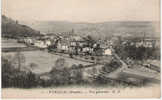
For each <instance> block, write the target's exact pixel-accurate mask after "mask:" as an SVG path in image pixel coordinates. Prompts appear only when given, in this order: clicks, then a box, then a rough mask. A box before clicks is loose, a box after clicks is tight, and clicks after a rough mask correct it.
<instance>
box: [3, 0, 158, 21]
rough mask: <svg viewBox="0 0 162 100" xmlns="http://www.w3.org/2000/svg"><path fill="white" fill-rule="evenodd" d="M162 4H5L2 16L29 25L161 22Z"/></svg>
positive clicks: (54, 0) (114, 0)
mask: <svg viewBox="0 0 162 100" xmlns="http://www.w3.org/2000/svg"><path fill="white" fill-rule="evenodd" d="M159 2H160V1H159V0H2V14H4V15H6V16H7V17H10V18H13V19H15V20H25V21H28V20H39V21H47V20H49V21H51V20H54V21H58V20H59V21H72V22H103V21H159V17H160V16H159V14H160V13H159V12H160V11H159V9H160V6H159V5H160V3H159Z"/></svg>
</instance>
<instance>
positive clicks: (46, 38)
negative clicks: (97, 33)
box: [2, 29, 160, 85]
mask: <svg viewBox="0 0 162 100" xmlns="http://www.w3.org/2000/svg"><path fill="white" fill-rule="evenodd" d="M5 40H6V41H8V39H5ZM14 40H15V41H16V42H17V43H18V44H22V45H24V46H25V47H19V46H18V47H14V48H13V47H10V48H3V47H2V52H3V53H4V54H9V53H10V52H24V54H26V53H27V55H26V57H27V59H28V60H29V61H30V59H33V60H32V61H35V60H36V59H35V57H36V53H38V54H39V55H40V53H42V54H43V55H44V56H42V57H43V58H41V59H42V63H39V59H40V58H39V57H37V60H38V62H37V64H39V66H40V68H39V69H40V70H41V72H37V71H35V70H33V72H34V73H35V72H36V73H37V75H39V77H40V79H42V80H47V79H51V78H53V77H52V76H51V73H49V70H51V68H50V66H51V63H49V61H50V62H51V61H52V60H54V59H56V58H58V59H63V58H64V59H66V60H67V62H68V63H71V64H70V67H67V66H66V67H65V68H68V70H71V71H72V73H73V71H74V72H75V71H76V70H79V69H82V72H83V76H84V80H88V81H94V80H97V77H101V78H103V79H102V80H105V79H106V80H107V79H110V80H113V81H114V80H118V81H122V82H126V83H128V84H130V83H131V84H135V85H137V84H141V82H143V81H145V80H146V79H147V80H149V81H150V80H151V81H152V79H153V80H156V82H157V81H158V80H159V78H158V75H159V73H160V67H159V63H154V61H156V62H157V61H158V60H156V59H159V58H158V57H159V55H149V54H150V53H149V52H152V51H149V50H154V49H155V48H156V49H157V47H159V43H160V42H159V40H158V39H154V38H148V37H140V38H133V39H132V38H130V37H121V36H112V37H111V38H109V39H98V40H95V39H93V38H92V37H91V36H89V35H87V36H80V35H77V34H76V33H74V30H73V29H72V31H70V32H62V33H55V34H52V33H51V34H45V35H43V36H35V37H18V38H17V39H14ZM145 48H147V49H145ZM141 50H142V51H141ZM143 50H144V51H143ZM29 52H30V53H31V54H32V56H31V54H30V55H28V53H29ZM140 52H141V53H142V55H141V54H140ZM143 52H145V53H143ZM39 55H38V56H39ZM51 55H53V56H54V57H55V58H53V57H52V58H50V59H48V60H45V59H46V57H48V58H49V56H51ZM57 56H58V57H57ZM33 57H34V58H33ZM44 57H45V58H44ZM70 59H71V60H74V61H73V62H71V61H70V62H69V61H68V60H70ZM147 59H148V60H147ZM56 61H57V60H56ZM31 63H32V62H31ZM34 63H36V62H34ZM44 63H45V64H44ZM74 63H75V64H74ZM82 63H83V64H82ZM27 64H28V65H27V66H30V63H29V62H28V63H27ZM41 66H42V67H41ZM61 66H64V65H61ZM61 66H60V67H56V69H62V67H61ZM106 66H107V67H106ZM42 69H46V70H42ZM83 70H84V71H83ZM139 77H140V78H139ZM132 78H133V79H132ZM158 82H159V81H158Z"/></svg>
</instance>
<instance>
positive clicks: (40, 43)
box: [34, 40, 48, 48]
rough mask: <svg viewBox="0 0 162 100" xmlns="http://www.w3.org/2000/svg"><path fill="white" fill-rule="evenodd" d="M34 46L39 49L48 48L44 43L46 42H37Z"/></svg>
mask: <svg viewBox="0 0 162 100" xmlns="http://www.w3.org/2000/svg"><path fill="white" fill-rule="evenodd" d="M34 46H36V47H39V48H47V47H48V46H47V45H46V44H45V43H44V41H41V40H37V41H36V42H35V43H34Z"/></svg>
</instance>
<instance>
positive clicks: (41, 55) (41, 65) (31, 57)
mask: <svg viewBox="0 0 162 100" xmlns="http://www.w3.org/2000/svg"><path fill="white" fill-rule="evenodd" d="M22 53H23V54H24V56H25V66H27V67H28V66H29V65H30V64H31V63H35V64H37V66H38V67H36V68H35V69H33V72H34V73H38V74H39V73H44V72H48V71H50V70H51V68H52V67H54V65H55V61H56V60H57V59H58V58H63V57H61V56H59V55H54V54H50V53H48V52H45V51H28V52H22ZM14 55H15V52H9V53H2V56H6V57H7V56H14ZM10 59H12V58H10ZM64 59H65V60H66V66H67V67H71V66H72V65H73V64H76V65H78V64H83V65H87V64H89V63H87V62H82V61H79V60H74V59H70V58H65V57H64Z"/></svg>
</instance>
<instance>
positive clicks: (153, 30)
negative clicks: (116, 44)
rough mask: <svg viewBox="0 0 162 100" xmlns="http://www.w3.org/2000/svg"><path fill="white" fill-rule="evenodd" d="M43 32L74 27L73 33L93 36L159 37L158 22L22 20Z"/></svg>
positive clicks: (68, 29) (65, 30)
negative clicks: (144, 35)
mask: <svg viewBox="0 0 162 100" xmlns="http://www.w3.org/2000/svg"><path fill="white" fill-rule="evenodd" d="M22 23H23V24H25V25H29V26H31V27H32V28H34V29H36V30H40V31H41V32H44V33H59V32H69V31H71V30H72V29H74V32H75V34H79V35H91V36H93V37H95V38H103V37H110V36H112V35H116V34H117V35H121V36H125V35H128V34H129V35H132V36H139V37H141V36H143V34H146V36H150V37H159V36H160V31H159V29H157V27H159V25H160V24H159V22H151V21H110V22H101V23H85V22H83V23H81V22H80V23H74V22H68V21H31V22H22Z"/></svg>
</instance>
